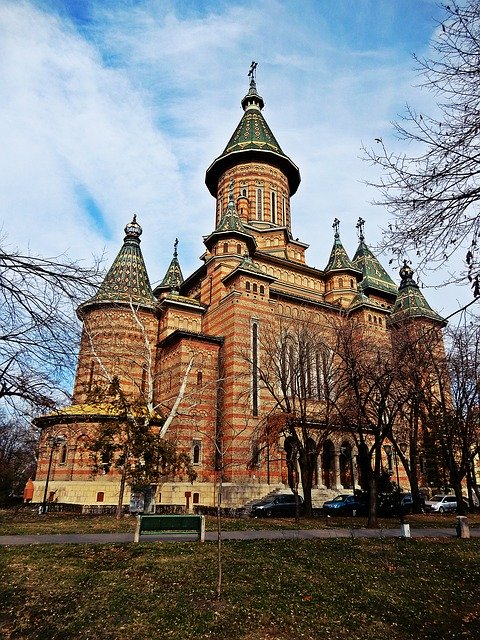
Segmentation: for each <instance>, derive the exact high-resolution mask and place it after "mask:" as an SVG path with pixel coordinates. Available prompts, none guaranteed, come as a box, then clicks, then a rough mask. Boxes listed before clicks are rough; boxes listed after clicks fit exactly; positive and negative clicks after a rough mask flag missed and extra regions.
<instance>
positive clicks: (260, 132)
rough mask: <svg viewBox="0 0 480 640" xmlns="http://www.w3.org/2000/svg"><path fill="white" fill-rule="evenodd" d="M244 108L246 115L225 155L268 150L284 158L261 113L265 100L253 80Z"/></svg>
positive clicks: (245, 98)
mask: <svg viewBox="0 0 480 640" xmlns="http://www.w3.org/2000/svg"><path fill="white" fill-rule="evenodd" d="M242 107H243V109H244V110H245V113H244V114H243V117H242V119H241V120H240V122H239V124H238V126H237V128H236V129H235V131H234V133H233V135H232V137H231V138H230V140H229V142H228V144H227V146H226V147H225V149H224V151H223V155H225V154H227V153H232V152H234V151H243V150H244V149H266V150H269V151H274V152H275V153H279V154H281V155H283V156H284V155H285V154H284V153H283V151H282V149H281V148H280V145H279V144H278V142H277V141H276V139H275V136H274V135H273V133H272V131H271V129H270V127H269V126H268V124H267V123H266V121H265V118H264V117H263V114H262V112H261V109H262V108H263V98H262V97H261V96H259V95H258V93H257V87H256V85H255V80H254V79H253V78H252V79H251V80H250V90H249V92H248V93H247V95H246V96H245V97H244V98H243V100H242Z"/></svg>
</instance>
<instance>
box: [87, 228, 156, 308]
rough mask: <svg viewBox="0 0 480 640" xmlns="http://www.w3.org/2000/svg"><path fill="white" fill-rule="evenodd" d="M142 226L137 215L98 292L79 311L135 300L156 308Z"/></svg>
mask: <svg viewBox="0 0 480 640" xmlns="http://www.w3.org/2000/svg"><path fill="white" fill-rule="evenodd" d="M141 234H142V228H141V226H140V225H139V224H138V223H137V221H136V216H133V220H132V222H131V223H129V224H127V226H126V227H125V238H124V241H123V246H122V248H121V249H120V251H119V253H118V255H117V257H116V258H115V260H114V261H113V264H112V266H111V267H110V269H109V270H108V272H107V275H106V276H105V279H104V281H103V282H102V284H101V285H100V287H99V289H98V291H97V293H96V294H95V295H94V296H93V297H92V298H90V300H88V301H87V302H84V303H83V304H82V305H80V307H79V310H83V309H85V307H87V306H90V305H94V304H99V303H133V304H139V305H141V306H144V307H151V308H153V307H154V305H155V297H154V295H153V292H152V287H151V286H150V281H149V279H148V274H147V269H146V267H145V262H144V260H143V255H142V251H141V249H140V235H141Z"/></svg>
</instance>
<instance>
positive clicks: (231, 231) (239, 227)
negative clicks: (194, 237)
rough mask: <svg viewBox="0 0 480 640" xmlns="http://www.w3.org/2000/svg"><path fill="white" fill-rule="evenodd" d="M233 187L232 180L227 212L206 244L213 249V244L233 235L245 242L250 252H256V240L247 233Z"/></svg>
mask: <svg viewBox="0 0 480 640" xmlns="http://www.w3.org/2000/svg"><path fill="white" fill-rule="evenodd" d="M233 187H234V181H233V180H232V181H231V182H230V186H229V194H228V204H227V208H226V209H225V212H224V213H223V215H222V217H221V219H220V222H219V223H218V226H217V228H216V229H215V231H213V233H211V234H210V235H209V236H207V237H206V238H205V240H204V242H205V245H206V246H207V248H208V249H211V247H212V246H213V244H214V243H215V242H218V241H219V240H220V239H221V238H224V237H228V236H232V235H233V236H235V237H240V238H241V239H242V240H244V241H245V242H246V243H247V246H248V247H249V248H250V250H251V251H254V250H255V248H256V242H255V238H254V237H253V236H252V235H251V234H250V233H249V232H248V231H247V229H246V228H245V225H244V224H243V222H242V220H241V218H240V216H239V215H238V211H237V207H236V206H235V199H234V195H233Z"/></svg>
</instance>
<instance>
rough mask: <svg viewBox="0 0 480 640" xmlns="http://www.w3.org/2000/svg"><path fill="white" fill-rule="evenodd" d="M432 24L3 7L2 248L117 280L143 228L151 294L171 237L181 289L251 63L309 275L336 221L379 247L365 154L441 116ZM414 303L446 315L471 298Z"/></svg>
mask: <svg viewBox="0 0 480 640" xmlns="http://www.w3.org/2000/svg"><path fill="white" fill-rule="evenodd" d="M441 18H442V10H441V8H440V7H439V6H438V5H437V3H435V2H431V1H429V0H316V1H315V0H312V1H308V0H284V1H280V0H265V1H259V0H251V1H235V0H230V1H228V2H221V1H220V2H213V1H210V2H207V1H205V2H201V1H194V0H184V1H180V0H177V1H174V0H171V1H169V0H149V1H146V0H145V1H141V0H137V1H134V0H98V1H89V0H76V1H73V0H72V1H70V2H69V1H67V0H29V1H28V0H23V1H22V0H0V136H1V140H2V153H1V154H0V202H1V203H2V210H3V234H4V235H5V236H6V237H7V242H8V243H9V244H11V245H13V246H19V247H20V248H23V249H25V248H26V247H29V248H30V250H31V251H32V252H34V253H39V254H43V255H58V254H61V253H64V252H67V253H68V254H69V255H71V256H72V257H73V258H77V259H85V261H87V262H88V261H89V260H90V257H91V255H92V254H97V255H98V254H101V253H102V252H103V250H104V249H105V251H106V256H107V261H108V262H109V263H110V262H111V261H112V260H113V258H114V256H115V254H116V252H117V251H118V249H119V247H120V245H121V242H122V238H123V228H124V226H125V224H126V223H127V222H128V221H129V220H130V219H131V217H132V214H133V213H137V216H138V220H139V222H140V224H141V225H142V227H143V229H144V233H143V236H142V248H143V251H144V256H145V260H146V262H147V267H148V270H149V273H150V277H151V280H152V281H158V280H159V279H161V278H162V277H163V275H164V273H165V270H166V268H167V266H168V264H169V262H170V259H171V255H172V250H173V242H174V240H175V237H177V236H178V238H179V240H180V244H179V257H180V260H181V264H182V269H183V272H184V275H188V274H190V273H191V272H192V271H193V270H194V269H196V268H197V267H198V266H199V265H200V262H199V259H198V258H199V256H200V255H201V254H202V253H203V250H204V247H203V243H202V236H203V235H207V234H208V233H210V232H211V231H212V227H213V224H214V200H213V198H212V197H211V196H210V195H209V193H208V192H207V189H206V187H205V186H204V177H205V170H206V168H207V167H208V166H209V165H210V163H211V162H212V161H213V160H214V158H215V157H217V156H218V155H219V154H220V153H221V152H222V150H223V148H224V147H225V144H226V143H227V141H228V139H229V138H230V136H231V134H232V132H233V130H234V128H235V126H236V125H237V123H238V121H239V120H240V118H241V115H242V111H241V107H240V101H241V99H242V97H243V96H244V94H245V93H246V91H247V88H248V78H247V73H248V69H249V66H250V62H251V61H252V60H256V61H257V62H258V69H257V87H258V90H259V92H260V94H261V95H262V96H263V98H264V100H265V109H264V112H263V113H264V115H265V118H266V120H267V122H268V123H269V125H270V127H271V128H272V130H273V132H274V134H275V136H276V138H277V140H278V142H279V143H280V145H281V146H282V148H283V150H284V151H285V153H287V154H288V155H289V156H290V157H291V158H292V160H293V161H294V162H295V163H296V164H297V165H298V166H299V168H300V171H301V175H302V183H301V185H300V188H299V191H298V193H297V194H296V195H295V196H294V198H293V199H292V215H293V233H294V235H295V237H299V238H300V239H301V240H304V241H306V242H309V243H310V249H309V250H308V252H307V259H308V262H309V264H311V265H312V266H315V267H318V268H323V267H325V265H326V263H327V261H328V254H329V252H330V248H331V245H332V239H333V231H332V222H333V219H334V218H335V217H338V218H339V219H340V220H341V228H340V232H341V237H342V240H343V243H344V245H345V247H346V249H347V251H348V252H349V253H350V255H351V256H352V255H353V253H354V252H355V249H356V245H357V238H356V233H355V224H356V221H357V219H358V217H359V216H362V217H363V218H364V219H365V220H366V227H365V232H366V239H367V242H368V243H369V244H370V245H372V246H374V245H375V244H376V243H377V242H378V241H379V238H380V227H382V226H386V224H388V219H387V217H386V213H385V212H384V211H383V210H382V209H380V208H378V207H375V206H373V205H372V204H371V202H372V201H373V200H374V199H375V196H376V194H375V191H374V190H373V189H372V188H370V187H367V186H366V185H365V180H368V179H371V178H373V177H375V176H376V175H377V174H376V170H375V169H373V168H372V167H370V166H369V165H368V164H367V163H366V162H364V161H363V160H362V159H361V146H362V143H363V144H366V145H367V146H370V145H374V139H375V138H376V137H382V138H383V139H384V140H385V141H386V143H387V145H389V146H390V147H391V148H399V147H398V141H396V140H394V139H393V137H392V134H393V131H392V127H391V124H390V123H391V121H392V120H393V119H395V118H397V116H398V115H399V114H402V112H403V111H404V107H405V104H406V103H407V102H408V103H411V104H413V105H414V106H415V107H416V108H417V109H418V110H420V111H422V110H424V111H425V112H430V111H431V110H432V109H433V108H434V102H433V100H434V98H433V96H432V95H431V94H429V93H428V92H426V91H422V90H420V89H419V88H418V86H417V85H418V84H419V82H420V78H419V77H418V75H417V74H416V72H415V70H414V62H413V58H412V54H413V53H416V54H417V55H419V56H422V55H428V53H429V47H430V43H431V39H432V37H434V34H435V31H436V29H438V21H439V20H441ZM389 258H390V256H384V257H382V261H383V263H384V264H385V266H388V261H389ZM412 258H413V256H412ZM414 266H415V263H414ZM392 276H393V277H394V278H395V279H396V280H398V277H397V274H396V273H394V272H393V273H392ZM422 278H423V280H424V282H425V283H426V284H427V285H429V284H430V285H431V284H434V283H436V282H439V281H441V279H442V274H438V273H437V274H435V275H434V276H431V275H430V276H429V275H426V276H422ZM425 294H426V296H427V299H428V300H429V301H430V302H431V303H432V304H433V305H434V306H435V307H436V308H437V309H438V310H439V311H440V312H442V313H445V314H447V313H450V312H451V311H453V310H454V308H455V307H456V306H457V304H458V302H464V301H467V300H469V299H470V293H469V291H468V289H467V288H464V289H459V288H449V289H448V292H447V293H446V292H445V290H438V289H434V288H432V289H426V290H425Z"/></svg>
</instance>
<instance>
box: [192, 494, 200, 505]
mask: <svg viewBox="0 0 480 640" xmlns="http://www.w3.org/2000/svg"><path fill="white" fill-rule="evenodd" d="M199 502H200V494H199V493H194V494H193V504H198V503H199Z"/></svg>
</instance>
